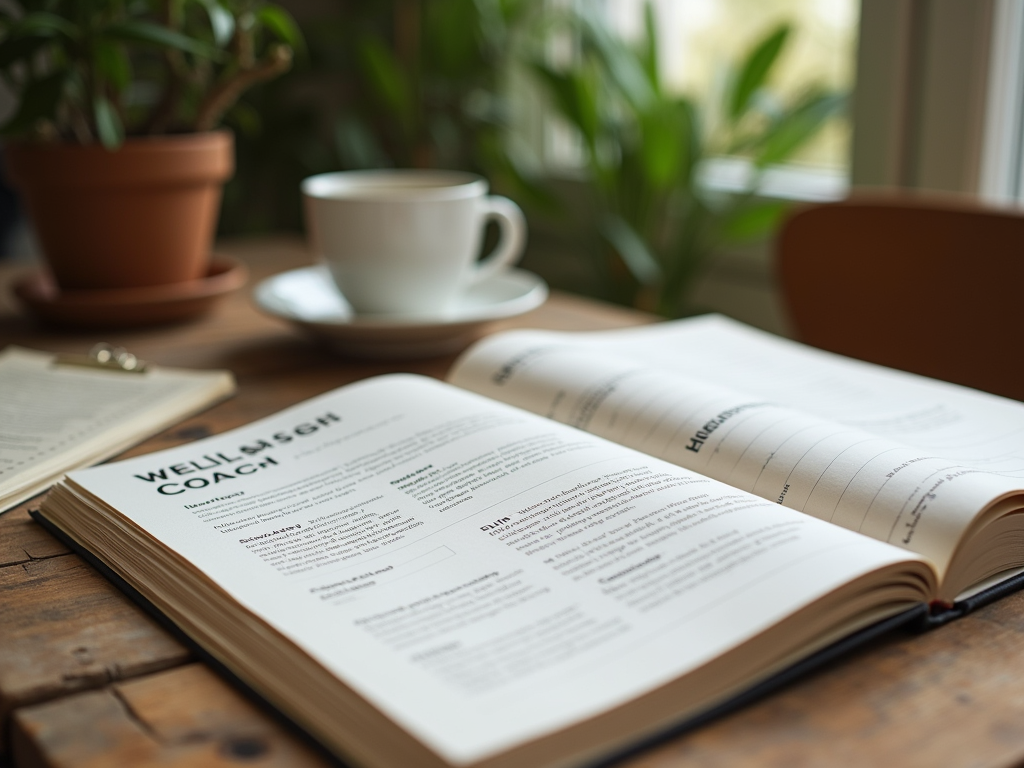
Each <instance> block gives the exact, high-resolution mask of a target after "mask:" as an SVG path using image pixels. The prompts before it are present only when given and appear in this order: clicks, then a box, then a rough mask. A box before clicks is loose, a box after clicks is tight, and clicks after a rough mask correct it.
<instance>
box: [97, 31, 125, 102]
mask: <svg viewBox="0 0 1024 768" xmlns="http://www.w3.org/2000/svg"><path fill="white" fill-rule="evenodd" d="M93 60H94V62H95V65H96V70H97V72H99V73H100V75H102V76H103V77H104V78H105V79H106V80H107V81H108V82H109V83H110V84H111V85H112V86H113V87H114V89H115V90H117V91H123V90H124V89H125V88H126V87H128V83H129V82H131V79H132V65H131V61H130V60H129V59H128V55H127V54H126V53H125V51H124V48H122V47H121V46H120V45H116V44H114V43H110V42H106V41H103V40H101V41H99V42H97V43H96V46H95V47H94V48H93Z"/></svg>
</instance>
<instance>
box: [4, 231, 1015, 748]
mask: <svg viewBox="0 0 1024 768" xmlns="http://www.w3.org/2000/svg"><path fill="white" fill-rule="evenodd" d="M224 250H225V251H230V252H231V253H232V254H233V255H237V256H240V257H242V258H244V259H245V260H246V261H248V262H249V263H250V265H251V267H252V269H253V274H254V279H255V280H258V279H260V278H261V277H262V276H265V275H269V274H271V273H273V272H276V271H280V270H283V269H287V268H290V267H294V266H296V265H299V264H302V263H304V260H305V255H304V253H303V251H302V249H301V247H300V246H299V245H298V244H297V242H296V241H290V240H259V241H252V242H248V243H239V244H233V245H228V246H225V248H224ZM10 279H11V273H10V271H7V272H3V271H0V345H3V344H6V343H12V342H13V343H19V344H23V345H25V346H29V347H34V348H37V349H48V350H52V351H84V350H86V349H88V348H89V347H90V346H91V345H92V343H93V342H94V341H96V340H97V334H93V333H90V334H85V335H80V334H74V333H67V332H54V331H46V330H42V329H39V328H38V327H36V326H35V325H34V324H33V323H32V321H31V320H30V319H28V318H26V317H24V316H22V315H19V314H17V313H16V311H15V309H14V307H13V305H11V304H10V303H9V299H7V298H6V294H7V290H6V287H5V286H6V284H7V282H9V281H10ZM4 302H7V303H4ZM647 319H648V318H646V316H643V315H639V314H637V313H631V312H628V311H626V310H619V309H615V308H611V307H605V306H603V305H600V304H596V303H593V302H589V301H586V300H582V299H575V298H572V297H568V296H558V297H555V299H554V300H552V301H551V302H550V303H549V304H548V305H546V306H545V307H543V308H541V309H540V310H537V311H535V312H533V313H531V314H530V315H529V316H527V317H526V318H523V319H520V320H518V321H516V323H517V324H523V325H535V326H539V327H552V328H564V329H587V328H594V329H596V328H608V327H616V326H622V325H630V324H636V323H641V322H646V321H647ZM510 324H511V323H505V324H504V325H510ZM104 340H107V341H111V342H114V343H119V344H123V345H125V346H127V347H128V348H129V349H132V350H133V351H135V352H136V354H138V355H139V356H140V357H143V358H146V359H151V360H154V361H155V362H158V363H161V364H164V365H180V366H186V367H195V368H222V367H226V368H230V369H232V370H233V371H234V372H235V373H236V375H237V378H238V381H239V393H238V395H237V396H236V397H234V398H232V399H231V400H228V401H226V402H224V403H222V404H220V405H218V406H216V407H215V408H213V409H211V410H209V411H207V412H205V413H203V414H200V415H198V416H195V417H193V418H191V419H188V420H187V421H185V422H182V423H181V424H179V425H177V426H176V427H174V428H172V429H170V430H168V431H167V432H165V433H163V434H161V435H158V436H157V437H155V438H153V439H151V440H148V441H146V442H145V443H144V444H142V445H140V446H138V447H136V448H134V449H132V451H130V452H129V453H130V454H137V453H143V452H147V451H151V450H155V449H159V448H165V447H169V446H171V445H175V444H179V443H182V442H187V441H189V440H193V439H196V438H198V437H202V436H204V435H208V434H214V433H218V432H221V431H223V430H225V429H229V428H231V427H235V426H238V425H241V424H244V423H247V422H249V421H251V420H253V419H255V418H259V417H261V416H265V415H267V414H269V413H273V412H274V411H277V410H279V409H280V408H282V407H284V406H286V405H290V404H292V403H294V402H296V401H298V400H301V399H303V398H306V397H310V396H313V395H316V394H319V393H321V392H324V391H326V390H329V389H332V388H334V387H337V386H340V385H342V384H344V383H347V382H350V381H354V380H356V379H360V378H363V377H365V376H370V375H375V374H379V373H386V372H389V371H397V370H412V371H416V372H420V373H425V374H428V375H434V376H440V375H443V373H444V372H445V371H446V370H447V368H448V366H449V365H450V363H451V360H452V357H446V358H440V359H436V360H429V361H421V362H417V363H413V364H403V363H397V362H392V363H381V362H372V361H360V360H347V359H344V358H340V357H338V356H336V355H332V354H329V353H327V352H325V351H324V350H323V349H322V348H320V347H318V346H317V345H316V344H315V343H314V342H312V341H311V340H309V339H307V338H305V337H303V336H302V335H301V334H300V333H298V332H297V331H296V330H295V329H293V328H291V327H289V326H287V325H286V324H284V323H281V322H279V321H277V320H275V319H273V318H270V317H265V316H263V315H261V314H259V313H258V312H257V311H255V310H254V309H253V307H252V306H251V304H250V303H249V301H248V297H247V295H246V294H245V293H239V294H237V295H235V296H232V297H230V298H229V299H228V300H227V301H226V302H225V304H224V305H223V306H222V307H221V308H220V309H219V310H218V311H217V312H216V313H215V314H214V315H213V316H211V317H209V318H207V319H204V320H202V321H200V322H197V323H193V324H191V325H186V326H179V327H172V328H164V329H154V330H150V331H145V332H143V331H138V332H130V333H118V334H111V335H106V336H105V339H104ZM126 455H127V454H126ZM31 506H32V503H31V502H30V503H29V504H26V505H22V507H20V508H18V509H16V510H15V511H13V512H9V513H7V514H5V515H3V516H0V717H2V718H3V723H2V725H3V727H2V728H0V734H2V736H0V738H3V743H4V745H5V748H8V749H13V752H12V753H10V754H13V762H14V765H15V766H18V767H19V768H20V767H21V766H45V767H46V768H57V767H58V766H60V767H61V768H85V767H86V766H88V767H89V768H92V767H93V766H121V765H124V766H158V765H159V766H186V765H187V766H197V767H198V768H207V767H210V768H213V767H215V766H217V767H220V766H234V765H253V766H278V765H281V766H284V765H288V766H296V767H297V768H307V766H310V767H311V766H319V765H323V764H325V763H324V760H323V758H322V756H320V755H319V754H318V753H316V752H315V751H312V750H311V749H310V748H308V747H307V746H306V745H305V744H304V742H303V741H302V740H300V739H297V738H296V737H295V736H294V735H293V734H292V733H291V732H290V731H289V730H288V729H285V728H282V727H281V726H280V725H279V724H278V723H277V722H276V721H275V720H274V719H273V718H271V717H269V716H268V715H267V714H266V713H265V712H264V711H262V710H261V709H260V708H258V707H255V706H254V705H252V704H251V703H250V702H248V701H247V700H246V699H244V698H243V697H241V696H240V695H238V694H237V693H236V692H235V691H234V690H233V689H232V688H231V687H230V686H229V685H228V684H227V683H226V682H224V681H223V680H221V679H220V678H219V677H217V676H216V675H214V674H213V673H212V672H211V671H210V670H209V669H208V668H206V667H205V666H204V665H202V664H200V663H196V662H195V661H194V660H193V659H191V658H190V657H189V655H188V653H187V652H186V650H185V649H184V648H183V647H182V646H181V645H179V644H178V643H177V642H176V641H175V640H174V639H173V638H171V637H170V636H169V635H168V634H167V633H166V632H164V631H163V630H162V629H161V628H160V627H159V626H157V625H156V624H154V623H153V622H152V621H150V619H148V618H147V617H146V616H145V615H144V614H143V613H142V612H140V611H139V610H138V609H137V608H136V607H135V606H134V605H132V604H131V603H130V602H128V601H127V599H126V598H124V597H123V596H122V595H121V594H120V593H118V592H117V591H116V590H114V589H113V588H112V587H111V586H110V585H108V584H107V583H106V582H105V581H104V580H103V579H102V578H100V577H99V576H98V575H96V574H95V573H94V572H93V571H92V570H91V569H90V568H89V567H88V566H87V565H85V564H84V563H83V562H81V561H80V560H79V559H78V558H77V557H76V556H75V555H72V554H69V553H68V552H67V551H66V550H65V549H64V548H63V547H62V546H61V545H60V544H58V543H57V542H55V541H54V540H53V539H52V538H50V537H49V536H48V535H47V534H46V533H45V532H43V531H42V530H41V529H39V528H38V527H36V526H35V524H34V523H32V522H31V521H30V520H29V519H28V517H27V514H26V511H25V510H26V509H27V508H29V507H31ZM595 674H600V672H599V670H595ZM622 764H623V765H625V766H629V768H682V766H707V767H708V768H718V767H719V766H721V767H722V768H725V767H726V766H729V767H730V768H736V767H737V766H739V767H744V766H750V767H751V768H753V767H754V766H758V767H763V766H770V767H775V766H778V767H779V768H782V766H787V767H789V766H821V765H829V766H831V765H842V766H888V765H899V766H980V767H983V768H995V767H997V766H999V767H1002V766H1015V765H1022V764H1024V595H1015V596H1011V597H1009V598H1006V599H1004V600H1002V601H1000V602H999V603H997V604H995V605H992V606H989V607H987V608H985V609H982V610H980V611H978V612H977V613H975V614H973V615H971V616H969V617H967V618H965V619H962V620H960V621H958V622H954V623H952V624H949V625H947V626H944V627H942V628H940V629H938V630H936V631H934V632H930V633H928V634H924V635H912V634H895V635H893V636H890V637H887V638H885V639H884V640H882V641H878V642H876V643H874V644H873V645H872V646H870V647H868V648H864V649H862V650H861V651H860V652H858V653H855V654H852V655H850V656H848V657H846V658H844V659H843V660H842V661H840V662H839V663H836V664H833V665H831V666H830V667H829V668H827V669H824V670H821V671H819V672H818V673H816V674H814V675H812V676H810V677H807V678H805V679H803V680H801V681H800V682H798V683H796V684H794V685H792V686H790V687H789V688H787V689H785V690H783V691H780V692H777V693H776V694H774V695H772V696H770V697H768V698H765V699H763V700H761V701H760V702H757V703H755V704H753V705H751V706H748V707H747V708H745V709H743V710H741V711H739V712H736V713H734V714H732V715H730V716H728V717H725V718H722V719H720V720H717V721H716V722H714V723H712V724H710V725H707V726H705V727H703V728H701V729H698V730H696V731H693V732H691V733H687V734H683V735H681V736H677V737H675V738H672V739H671V740H668V741H666V742H665V743H663V744H661V745H660V746H657V747H654V748H651V749H648V750H645V751H643V752H641V753H639V754H637V755H635V756H633V757H631V758H629V759H628V760H626V761H624V762H623V763H622ZM401 768H404V767H401ZM524 768H528V767H524Z"/></svg>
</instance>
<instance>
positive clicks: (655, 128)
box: [640, 102, 693, 189]
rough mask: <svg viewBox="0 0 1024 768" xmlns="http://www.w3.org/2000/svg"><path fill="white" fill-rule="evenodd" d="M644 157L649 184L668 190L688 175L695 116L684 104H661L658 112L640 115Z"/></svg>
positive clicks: (641, 151) (642, 153)
mask: <svg viewBox="0 0 1024 768" xmlns="http://www.w3.org/2000/svg"><path fill="white" fill-rule="evenodd" d="M640 130H641V134H642V141H641V143H640V158H641V161H642V163H643V169H644V175H645V176H646V177H647V180H648V182H649V183H650V184H651V185H652V186H654V187H656V188H659V189H664V188H666V187H668V186H670V185H672V184H673V183H676V182H678V181H680V180H681V177H684V176H685V175H686V173H687V160H688V159H689V154H690V145H691V133H692V131H693V124H692V114H691V111H690V109H689V105H688V104H685V103H683V102H674V103H673V102H661V103H659V104H658V106H657V109H655V110H653V111H652V112H650V113H647V114H643V115H641V116H640Z"/></svg>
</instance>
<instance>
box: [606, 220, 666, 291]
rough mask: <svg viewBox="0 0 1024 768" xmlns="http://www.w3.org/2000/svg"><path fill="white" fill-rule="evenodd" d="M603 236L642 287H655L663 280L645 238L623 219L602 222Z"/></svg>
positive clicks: (656, 261)
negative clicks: (655, 284) (654, 285)
mask: <svg viewBox="0 0 1024 768" xmlns="http://www.w3.org/2000/svg"><path fill="white" fill-rule="evenodd" d="M601 234H602V235H604V237H605V239H606V240H607V241H608V242H609V243H611V245H612V247H613V248H614V249H615V250H616V251H617V252H618V254H619V255H620V256H621V257H622V261H623V262H624V263H625V265H626V268H627V269H629V271H630V273H631V274H632V275H633V277H635V278H636V279H637V282H639V283H640V284H641V285H653V284H654V283H657V282H659V281H660V280H661V278H662V271H661V266H660V265H659V264H658V260H657V259H655V258H654V256H653V255H652V254H651V252H650V250H649V249H648V248H647V244H646V243H645V242H644V241H643V238H641V237H640V235H638V234H637V233H636V230H635V229H633V228H632V227H631V226H630V225H629V224H628V223H627V222H626V221H625V220H624V219H623V218H621V217H620V216H615V215H614V214H613V215H611V216H609V217H608V218H607V219H605V220H604V221H603V222H601Z"/></svg>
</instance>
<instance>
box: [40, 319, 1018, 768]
mask: <svg viewBox="0 0 1024 768" xmlns="http://www.w3.org/2000/svg"><path fill="white" fill-rule="evenodd" d="M450 378H451V381H452V383H453V384H454V385H455V386H450V385H447V384H442V383H440V382H436V381H433V380H430V379H425V378H421V377H416V376H410V375H393V376H385V377H380V378H376V379H369V380H366V381H362V382H359V383H356V384H353V385H349V386H347V387H343V388H341V389H339V390H335V391H334V392H331V393H328V394H326V395H322V396H320V397H317V398H314V399H312V400H309V401H307V402H305V403H301V404H299V405H296V406H294V407H292V408H289V409H287V410H285V411H282V412H281V413H279V414H276V415H274V416H271V417H269V418H267V419H263V420H261V421H258V422H255V423H253V424H250V425H248V426H245V427H242V428H240V429H236V430H234V431H231V432H228V433H225V434H222V435H219V436H216V437H212V438H208V439H205V440H202V441H199V442H196V443H193V444H191V445H187V446H182V447H179V448H175V449H171V450H168V451H163V452H160V453H154V454H149V455H147V456H142V457H138V458H134V459H130V460H127V461H122V462H118V463H114V464H110V465H107V466H102V467H97V468H94V469H89V470H83V471H80V472H75V473H72V474H71V475H70V476H68V478H66V479H65V480H64V481H63V482H62V483H61V484H59V485H58V486H57V487H56V488H55V489H54V491H53V492H52V493H51V494H50V496H49V497H48V498H47V500H46V501H45V503H44V504H43V507H42V514H43V515H44V517H45V518H46V519H47V520H48V521H49V522H50V523H52V524H54V525H56V526H57V527H58V528H59V529H61V530H62V531H64V532H65V533H66V534H67V535H68V536H69V537H71V538H72V539H73V540H74V541H76V542H78V543H79V544H80V545H81V546H82V547H83V548H84V549H86V550H88V551H89V552H91V553H93V554H94V555H95V556H96V557H97V558H98V559H99V560H100V561H101V562H102V563H103V564H105V565H106V566H108V567H109V568H110V569H112V571H113V572H114V573H115V574H116V575H117V576H118V577H120V578H121V579H123V580H125V581H126V582H127V583H128V584H129V585H130V586H131V587H132V588H134V589H135V590H137V591H138V593H140V594H141V596H142V597H143V598H144V599H145V600H148V601H149V602H150V603H152V604H153V605H154V606H155V607H156V608H157V609H158V610H159V611H161V612H162V613H163V614H165V615H166V616H167V617H169V618H170V620H171V621H173V622H174V623H175V624H176V625H177V626H178V627H180V628H181V629H182V630H183V631H184V632H186V633H187V634H188V635H189V636H190V637H191V638H192V639H193V640H195V641H196V642H197V643H198V644H199V645H200V646H201V647H202V648H204V649H205V650H206V651H207V652H208V653H209V654H211V655H212V656H213V657H214V658H215V659H216V660H218V661H219V662H220V663H222V664H223V665H224V666H226V667H227V668H228V669H229V670H230V671H231V672H233V673H234V674H235V675H236V676H238V677H239V678H241V680H242V681H243V682H244V683H246V684H247V685H248V686H250V687H251V688H252V689H254V690H255V691H256V692H258V693H259V694H260V695H262V696H263V697H264V698H266V699H268V700H269V701H270V702H271V703H273V704H274V705H275V706H276V707H278V708H279V709H280V710H281V711H283V712H284V713H285V714H286V715H288V716H289V717H290V718H292V719H293V720H295V721H296V722H297V723H299V724H300V725H301V726H302V727H303V728H305V729H306V730H308V731H309V732H310V733H311V734H313V735H314V736H315V737H316V738H317V739H318V740H319V741H321V742H322V743H323V744H325V745H326V746H328V747H329V748H330V749H332V750H335V751H336V752H337V753H338V754H341V755H343V756H345V757H346V758H348V759H351V760H352V761H353V762H355V763H356V764H359V765H366V766H374V767H376V766H381V767H383V766H394V765H417V766H480V767H483V766H487V767H488V768H498V767H499V766H522V765H531V766H547V765H551V766H555V765H575V764H580V763H585V762H587V761H588V760H593V759H597V758H601V757H603V756H607V755H608V754H611V753H614V752H615V751H616V750H621V749H623V748H624V747H625V746H626V745H629V744H631V743H635V742H636V741H639V740H642V739H645V738H647V737H649V736H651V735H653V734H657V733H658V732H660V731H662V730H664V729H666V728H668V727H671V726H672V725H673V724H677V723H679V722H681V721H682V720H685V719H686V718H691V717H694V716H696V715H698V714H699V713H701V712H705V711H707V710H709V709H711V708H713V707H715V706H717V705H719V704H721V703H722V702H724V701H726V700H728V699H729V698H730V697H733V696H736V695H737V694H739V693H740V692H742V691H744V690H748V689H750V688H751V687H752V686H755V685H757V684H759V683H760V682H762V681H764V680H766V679H767V678H769V677H771V676H772V675H775V674H777V673H779V672H780V671H781V670H784V669H786V668H788V667H790V666H791V665H793V664H795V663H797V662H799V661H800V660H802V659H806V658H808V657H809V656H810V655H811V654H814V653H815V652H817V651H819V650H820V649H823V648H826V647H827V646H830V644H833V643H835V642H837V641H839V640H840V639H842V638H846V637H849V636H851V635H852V634H853V633H856V632H858V631H861V630H864V629H865V628H867V627H871V626H877V625H878V623H879V622H882V621H889V622H890V623H892V622H893V621H894V617H896V619H895V620H899V617H901V616H906V615H917V616H920V615H921V614H922V613H923V612H924V610H925V609H924V608H923V606H926V605H928V604H929V603H931V604H933V606H934V610H942V606H950V605H952V604H953V602H954V601H955V600H956V599H957V597H958V596H965V595H969V594H971V593H972V591H977V590H979V589H984V588H985V587H986V586H989V585H990V584H991V583H992V582H993V581H995V580H998V579H1000V578H1003V577H1005V575H1006V573H1007V572H1008V571H1010V569H1014V568H1019V567H1021V566H1024V536H1022V534H1024V520H1022V517H1024V516H1022V515H1020V514H1018V513H1019V512H1021V511H1022V510H1024V494H1022V491H1021V489H1022V487H1024V480H1022V479H1021V478H1022V477H1024V446H1022V440H1024V405H1021V404H1019V403H1014V402H1010V401H1006V400H1003V399H1000V398H996V397H993V396H989V395H984V394H981V393H977V392H973V391H969V390H965V389H962V388H958V387H954V386H950V385H945V384H941V383H938V382H931V381H927V380H924V379H921V378H918V377H914V376H910V375H906V374H900V373H896V372H893V371H887V370H883V369H879V368H877V367H874V366H869V365H866V364H862V363H856V362H853V361H849V360H844V359H842V358H838V357H836V356H834V355H830V354H827V353H822V352H817V351H813V350H809V349H806V348H803V347H801V346H799V345H796V344H793V343H791V342H786V341H783V340H780V339H775V338H773V337H770V336H767V335H764V334H761V333H760V332H757V331H753V330H750V329H746V328H744V327H742V326H739V325H738V324H735V323H732V322H730V321H727V320H724V319H721V318H715V317H710V318H698V319H695V320H689V321H682V322H678V323H666V324H663V325H659V326H651V327H646V328H641V329H631V330H623V331H614V332H603V333H594V334H557V333H550V332H540V331H536V332H534V331H523V332H509V333H506V334H499V335H497V336H494V337H491V338H490V339H486V340H484V341H483V342H481V343H479V344H478V345H477V346H476V347H474V348H472V349H471V350H469V351H468V352H467V353H466V354H465V355H464V356H463V357H462V358H461V359H460V360H459V362H458V363H457V364H456V366H455V368H454V369H453V371H452V373H451V376H450ZM481 394H482V395H484V396H481ZM501 400H504V401H507V402H510V403H512V404H513V405H511V406H510V405H508V404H506V403H504V402H500V401H501ZM529 411H534V412H535V413H530V412H529ZM559 422H564V423H559ZM588 433H594V434H588Z"/></svg>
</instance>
